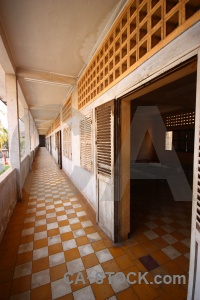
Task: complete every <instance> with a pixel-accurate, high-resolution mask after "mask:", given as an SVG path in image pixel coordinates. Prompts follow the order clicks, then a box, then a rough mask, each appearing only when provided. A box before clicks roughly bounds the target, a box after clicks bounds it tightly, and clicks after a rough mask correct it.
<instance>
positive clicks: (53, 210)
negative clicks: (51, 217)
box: [46, 208, 56, 214]
mask: <svg viewBox="0 0 200 300" xmlns="http://www.w3.org/2000/svg"><path fill="white" fill-rule="evenodd" d="M55 212H56V211H55V209H54V208H52V209H48V210H46V213H47V214H52V213H55Z"/></svg>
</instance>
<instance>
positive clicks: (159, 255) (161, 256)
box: [151, 250, 170, 265]
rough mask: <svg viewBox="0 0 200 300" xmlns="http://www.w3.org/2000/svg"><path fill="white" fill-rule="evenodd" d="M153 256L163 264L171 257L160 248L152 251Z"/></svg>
mask: <svg viewBox="0 0 200 300" xmlns="http://www.w3.org/2000/svg"><path fill="white" fill-rule="evenodd" d="M151 256H152V257H153V258H154V259H155V260H156V261H157V262H158V263H159V264H160V265H163V264H164V263H166V262H168V261H169V260H170V258H169V257H168V256H167V255H166V254H165V253H164V252H163V251H162V250H158V251H155V252H153V253H151Z"/></svg>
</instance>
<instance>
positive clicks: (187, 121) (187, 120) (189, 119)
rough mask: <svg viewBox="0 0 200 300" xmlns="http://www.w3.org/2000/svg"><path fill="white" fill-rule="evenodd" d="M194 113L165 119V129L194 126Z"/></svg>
mask: <svg viewBox="0 0 200 300" xmlns="http://www.w3.org/2000/svg"><path fill="white" fill-rule="evenodd" d="M194 123H195V112H188V113H180V114H175V115H172V116H167V117H166V118H165V125H166V126H167V127H176V126H188V125H194Z"/></svg>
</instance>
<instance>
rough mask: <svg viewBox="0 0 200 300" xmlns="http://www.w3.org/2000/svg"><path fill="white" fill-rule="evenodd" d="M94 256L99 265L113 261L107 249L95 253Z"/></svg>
mask: <svg viewBox="0 0 200 300" xmlns="http://www.w3.org/2000/svg"><path fill="white" fill-rule="evenodd" d="M96 256H97V257H98V260H99V262H100V263H103V262H105V261H108V260H111V259H113V256H112V254H111V253H110V251H109V250H108V249H103V250H100V251H97V252H96Z"/></svg>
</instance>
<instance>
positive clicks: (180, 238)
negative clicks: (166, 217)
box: [170, 231, 185, 241]
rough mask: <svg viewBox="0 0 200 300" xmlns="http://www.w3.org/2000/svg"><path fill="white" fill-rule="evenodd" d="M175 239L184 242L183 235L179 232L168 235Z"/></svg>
mask: <svg viewBox="0 0 200 300" xmlns="http://www.w3.org/2000/svg"><path fill="white" fill-rule="evenodd" d="M170 234H171V235H172V236H173V237H174V238H175V239H177V240H179V241H181V240H184V239H185V235H184V234H182V233H181V232H179V231H174V232H172V233H170Z"/></svg>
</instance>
